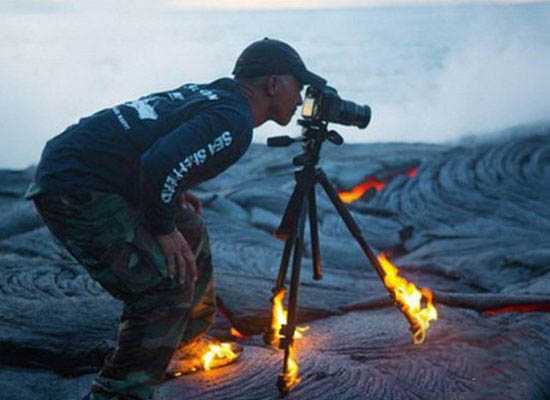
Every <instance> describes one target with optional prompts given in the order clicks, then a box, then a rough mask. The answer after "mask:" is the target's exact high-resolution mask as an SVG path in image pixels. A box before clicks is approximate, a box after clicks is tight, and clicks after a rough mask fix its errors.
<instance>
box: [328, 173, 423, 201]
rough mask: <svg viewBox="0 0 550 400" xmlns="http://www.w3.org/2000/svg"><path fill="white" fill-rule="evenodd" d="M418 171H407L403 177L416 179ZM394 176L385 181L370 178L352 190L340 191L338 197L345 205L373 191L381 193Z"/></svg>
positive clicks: (373, 177)
mask: <svg viewBox="0 0 550 400" xmlns="http://www.w3.org/2000/svg"><path fill="white" fill-rule="evenodd" d="M417 171H418V168H417V167H412V168H409V169H408V170H407V171H405V172H404V173H403V175H406V176H408V177H410V178H414V177H416V173H417ZM394 176H395V175H392V176H390V177H388V178H385V179H378V178H377V177H375V176H369V177H367V178H366V179H365V181H363V182H361V183H360V184H358V185H356V186H354V187H353V188H351V189H350V190H341V191H338V197H340V200H342V201H343V202H344V203H348V204H349V203H353V202H354V201H357V200H359V199H360V198H361V197H363V195H364V194H365V193H366V192H368V191H369V190H371V189H374V190H376V192H380V191H381V190H382V189H384V187H385V186H386V184H387V183H388V182H389V181H390V180H391V179H392V178H393V177H394Z"/></svg>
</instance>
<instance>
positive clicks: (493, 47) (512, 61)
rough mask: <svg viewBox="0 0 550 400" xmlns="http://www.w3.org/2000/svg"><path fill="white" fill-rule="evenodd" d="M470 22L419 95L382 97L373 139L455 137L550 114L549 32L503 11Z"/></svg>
mask: <svg viewBox="0 0 550 400" xmlns="http://www.w3.org/2000/svg"><path fill="white" fill-rule="evenodd" d="M469 23H470V30H469V31H468V33H467V34H466V35H465V36H464V38H463V41H458V42H455V43H453V46H452V47H451V48H450V49H449V52H448V54H447V56H446V57H444V58H443V60H442V62H441V68H440V70H439V71H435V72H433V73H432V72H430V73H429V75H430V77H431V78H432V79H431V80H428V79H426V80H424V82H423V85H420V86H417V87H415V91H416V93H415V97H414V98H413V97H410V96H409V98H408V99H407V101H403V102H400V103H399V104H391V103H384V104H380V107H378V109H377V111H378V113H377V114H378V117H379V118H378V120H377V121H376V120H375V122H374V123H373V124H372V127H371V130H372V131H373V132H374V135H368V136H369V140H381V141H429V142H448V141H452V140H455V139H458V138H460V137H462V136H471V135H475V136H478V135H483V134H484V133H486V132H490V131H496V130H500V129H503V128H507V127H510V126H515V125H520V124H528V123H535V122H540V121H550V74H549V71H550V40H549V39H550V36H548V32H547V31H537V30H536V27H528V28H527V29H526V28H525V26H523V27H522V26H517V25H516V26H515V28H516V29H510V28H511V23H510V21H507V22H506V23H503V21H502V20H501V19H496V20H493V19H478V20H476V21H470V22H469ZM522 28H523V29H522ZM419 75H422V73H420V74H419ZM418 82H422V79H421V78H419V79H418ZM375 110H376V107H375ZM375 112H376V111H375ZM375 116H376V114H375ZM356 138H357V136H355V137H354V139H356Z"/></svg>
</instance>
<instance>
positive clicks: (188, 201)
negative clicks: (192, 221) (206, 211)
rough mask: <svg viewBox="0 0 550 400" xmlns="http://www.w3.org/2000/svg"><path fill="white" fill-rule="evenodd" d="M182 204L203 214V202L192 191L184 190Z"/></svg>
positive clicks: (181, 197)
mask: <svg viewBox="0 0 550 400" xmlns="http://www.w3.org/2000/svg"><path fill="white" fill-rule="evenodd" d="M180 204H181V206H182V207H185V208H189V209H191V210H194V211H195V212H196V213H197V214H199V215H201V214H202V203H201V201H200V200H199V198H198V197H197V196H195V195H194V194H193V193H191V192H183V193H182V194H181V195H180Z"/></svg>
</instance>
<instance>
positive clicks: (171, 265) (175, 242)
mask: <svg viewBox="0 0 550 400" xmlns="http://www.w3.org/2000/svg"><path fill="white" fill-rule="evenodd" d="M157 240H158V242H159V244H160V247H161V249H162V253H163V254H164V257H165V258H166V265H167V268H168V274H169V275H170V277H172V278H174V279H177V280H178V281H179V283H181V284H183V283H185V282H186V280H187V279H190V281H191V282H193V283H195V282H196V281H197V265H196V264H195V259H194V257H193V251H192V250H191V246H189V243H187V240H185V238H184V237H183V235H182V234H181V232H180V231H178V230H177V229H174V231H173V232H172V233H169V234H168V235H159V236H157Z"/></svg>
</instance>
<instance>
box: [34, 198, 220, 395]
mask: <svg viewBox="0 0 550 400" xmlns="http://www.w3.org/2000/svg"><path fill="white" fill-rule="evenodd" d="M34 202H35V204H36V207H37V209H38V211H39V213H40V214H41V215H42V217H43V219H44V221H45V223H46V225H47V226H48V228H49V229H50V231H51V232H52V233H53V234H54V236H55V237H56V238H57V239H59V240H60V241H61V243H62V244H63V245H64V246H65V247H66V248H67V250H69V252H70V253H71V254H72V255H73V256H74V257H75V258H76V259H77V260H78V261H79V262H80V263H81V264H82V265H83V266H84V267H85V268H86V270H87V271H88V273H89V274H90V275H91V276H92V278H93V279H95V280H96V281H97V282H99V283H100V284H101V286H102V287H103V288H105V290H107V292H109V293H110V294H111V295H112V296H114V297H115V298H117V299H119V300H121V301H122V302H123V303H124V310H123V313H122V316H121V318H120V324H119V330H118V343H117V347H116V349H115V351H114V353H113V354H112V355H111V356H110V357H109V358H108V359H107V360H106V361H105V364H104V366H103V368H102V370H101V372H100V373H99V375H98V377H97V378H96V379H95V381H94V383H93V385H92V393H93V395H92V399H94V400H103V399H115V400H123V399H124V400H126V399H139V400H141V399H150V398H152V396H153V392H154V386H155V385H157V384H158V383H159V382H161V380H162V379H163V377H164V373H165V370H166V367H167V365H168V362H169V361H170V358H171V356H172V354H173V353H174V351H175V349H176V348H177V347H178V346H179V345H180V344H181V343H182V342H185V341H188V340H190V339H192V338H193V337H195V336H197V335H199V334H201V333H203V332H205V331H206V330H207V329H208V327H209V326H210V325H211V323H212V321H213V316H214V311H215V307H216V305H215V296H214V287H213V280H212V264H211V257H210V247H209V243H208V236H207V233H206V228H205V226H204V224H203V223H202V221H201V219H200V218H199V217H198V216H197V215H196V214H195V213H194V212H192V211H189V210H186V209H182V208H181V207H178V209H177V211H176V226H177V227H178V229H179V230H180V232H181V233H182V234H183V236H184V237H185V238H186V240H187V241H188V242H189V244H190V245H191V247H192V249H193V254H194V255H195V257H196V263H197V268H198V273H199V276H198V280H197V282H196V284H195V285H193V284H192V283H184V284H180V283H179V282H178V281H177V279H172V278H170V277H169V276H168V272H167V269H166V264H165V260H164V257H163V255H162V253H161V250H160V247H159V245H158V243H157V242H156V240H155V238H154V237H153V236H152V235H151V234H150V233H149V232H148V230H147V229H146V228H145V227H144V225H143V224H142V221H141V220H140V217H139V215H138V214H137V213H136V211H135V210H133V209H132V208H131V207H130V206H129V205H128V204H127V203H126V201H125V200H124V199H123V198H122V197H120V196H118V195H114V194H107V193H98V192H84V193H71V194H65V195H49V194H47V195H44V194H43V195H40V196H38V197H36V198H34Z"/></svg>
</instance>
